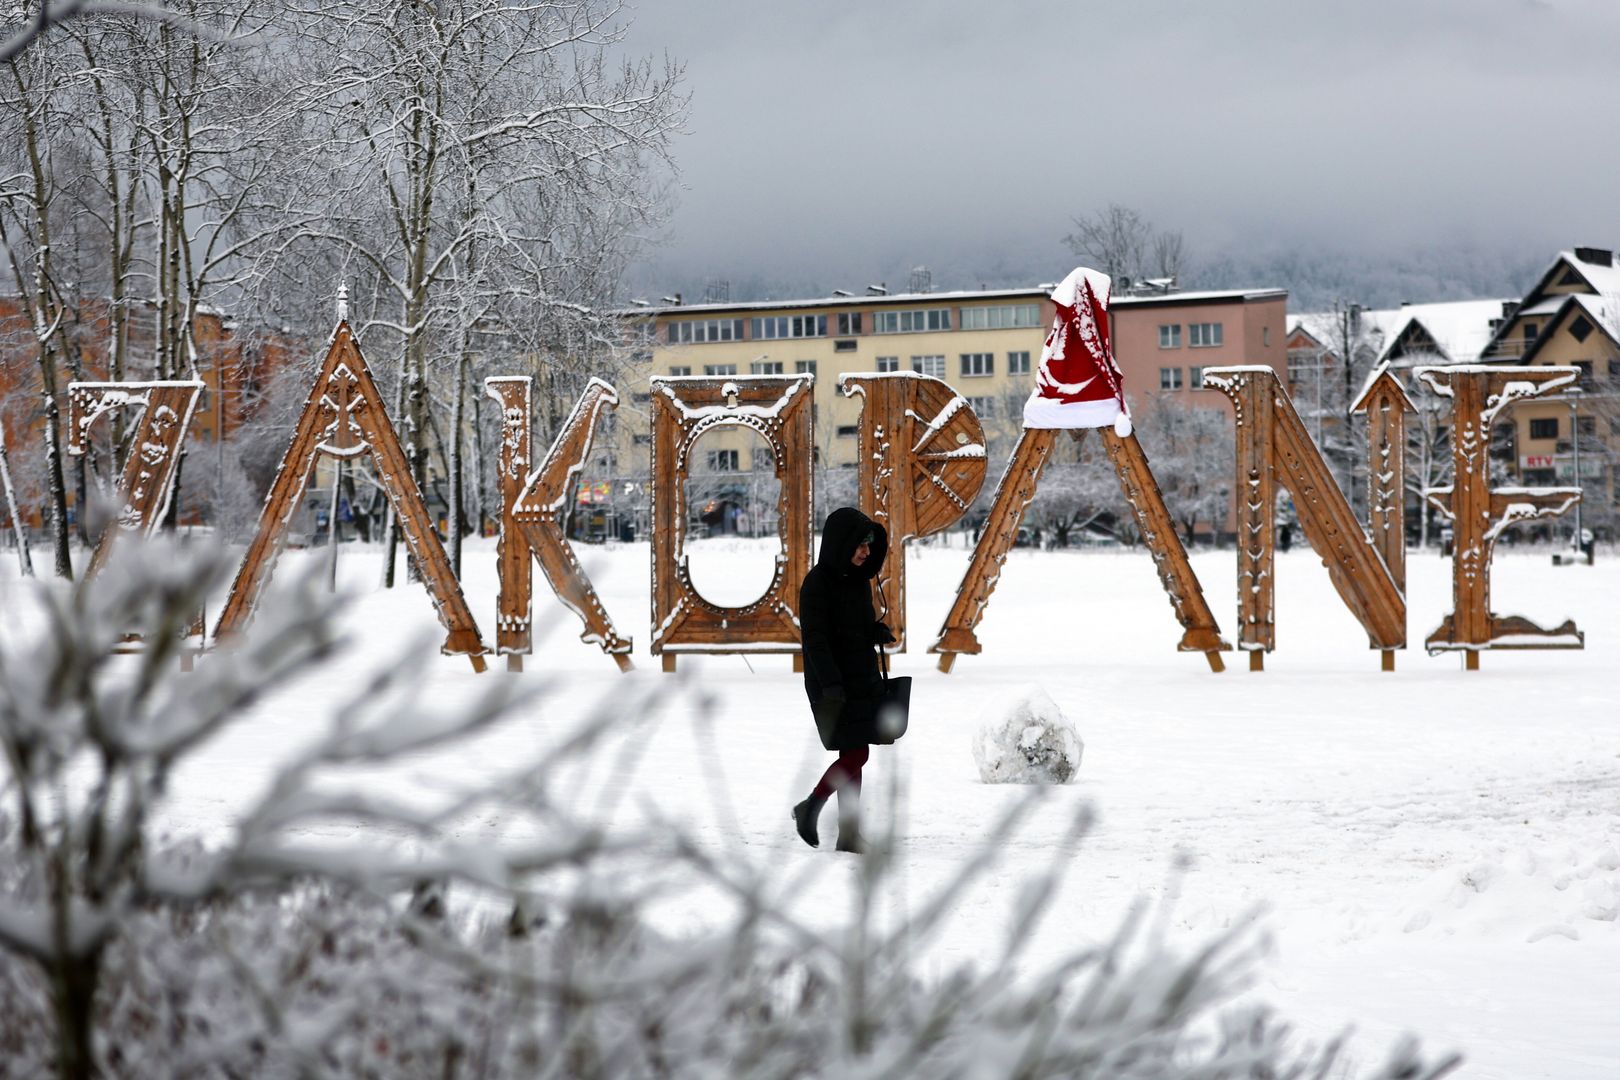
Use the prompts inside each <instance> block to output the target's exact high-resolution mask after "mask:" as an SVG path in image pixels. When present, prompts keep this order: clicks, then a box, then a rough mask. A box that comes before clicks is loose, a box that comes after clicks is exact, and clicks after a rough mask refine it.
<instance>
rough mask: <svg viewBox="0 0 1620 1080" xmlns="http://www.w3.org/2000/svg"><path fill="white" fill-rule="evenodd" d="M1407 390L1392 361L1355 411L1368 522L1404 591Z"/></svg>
mask: <svg viewBox="0 0 1620 1080" xmlns="http://www.w3.org/2000/svg"><path fill="white" fill-rule="evenodd" d="M1416 411H1417V409H1416V407H1415V406H1413V404H1412V399H1411V398H1410V397H1408V396H1407V394H1406V388H1405V387H1404V386H1402V385H1401V380H1399V379H1397V378H1396V377H1395V375H1394V373H1393V372H1391V371H1390V370H1389V365H1388V364H1380V365H1378V367H1377V369H1375V370H1374V371H1373V373H1372V374H1371V375H1370V376H1368V378H1367V385H1366V386H1365V387H1363V388H1362V391H1361V396H1360V397H1358V398H1356V400H1355V403H1354V404H1353V405H1351V406H1350V412H1351V414H1352V415H1354V414H1357V413H1365V414H1366V415H1367V524H1368V526H1369V527H1370V531H1371V533H1372V542H1373V547H1375V548H1377V549H1378V555H1379V557H1380V558H1382V559H1383V560H1384V566H1385V568H1386V569H1388V570H1389V576H1390V579H1391V580H1392V581H1394V582H1395V587H1396V588H1397V589H1399V590H1401V595H1402V596H1405V595H1406V414H1407V413H1409V412H1416ZM1383 666H1384V670H1385V671H1394V670H1395V653H1394V652H1393V651H1391V650H1389V649H1385V650H1384V659H1383Z"/></svg>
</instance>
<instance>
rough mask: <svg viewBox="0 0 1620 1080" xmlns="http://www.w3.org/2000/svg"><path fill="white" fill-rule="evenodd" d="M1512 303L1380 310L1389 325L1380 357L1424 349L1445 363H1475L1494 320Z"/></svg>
mask: <svg viewBox="0 0 1620 1080" xmlns="http://www.w3.org/2000/svg"><path fill="white" fill-rule="evenodd" d="M1512 302H1513V301H1511V300H1454V301H1447V302H1444V303H1437V304H1406V305H1404V306H1402V307H1399V308H1396V309H1394V310H1393V311H1390V312H1378V313H1377V314H1378V315H1379V316H1380V321H1381V322H1382V323H1383V325H1384V326H1385V327H1386V328H1387V329H1386V330H1385V336H1384V348H1383V351H1382V352H1380V353H1379V355H1378V359H1379V360H1380V361H1395V360H1399V359H1401V358H1403V357H1406V356H1411V355H1414V354H1415V353H1419V352H1421V353H1423V354H1424V355H1425V356H1428V357H1433V356H1438V357H1439V358H1440V362H1441V363H1446V364H1470V363H1473V362H1474V360H1476V359H1477V358H1478V357H1479V354H1480V352H1481V350H1483V349H1484V348H1485V345H1486V343H1487V342H1488V341H1490V340H1491V333H1492V330H1491V323H1492V322H1494V321H1496V320H1499V319H1501V318H1502V312H1503V304H1504V303H1506V304H1511V303H1512ZM1423 346H1427V348H1424V347H1423ZM1424 362H1425V363H1432V362H1433V361H1432V360H1425V361H1424ZM1403 366H1408V365H1403Z"/></svg>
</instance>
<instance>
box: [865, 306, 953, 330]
mask: <svg viewBox="0 0 1620 1080" xmlns="http://www.w3.org/2000/svg"><path fill="white" fill-rule="evenodd" d="M950 328H951V309H950V308H921V309H918V310H916V311H874V312H873V313H872V333H874V334H920V333H923V332H925V331H928V330H949V329H950Z"/></svg>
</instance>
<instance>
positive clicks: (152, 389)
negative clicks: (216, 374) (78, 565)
mask: <svg viewBox="0 0 1620 1080" xmlns="http://www.w3.org/2000/svg"><path fill="white" fill-rule="evenodd" d="M202 389H203V384H202V383H201V382H198V381H196V380H194V379H193V380H185V381H172V382H171V381H157V382H127V383H115V382H76V383H69V384H68V442H67V451H68V453H70V454H82V453H84V451H85V447H86V446H87V445H88V444H89V439H90V425H91V424H93V423H95V421H96V420H97V418H99V417H101V416H104V415H106V414H107V413H109V412H111V411H112V410H114V409H119V408H126V407H131V406H133V407H138V408H140V409H142V410H143V412H142V414H141V419H140V421H139V423H138V424H137V426H136V428H135V434H134V437H133V438H132V439H131V440H130V449H129V457H128V458H126V459H125V461H124V475H123V476H122V477H120V478H119V481H118V497H119V499H120V500H121V502H122V503H123V505H122V507H120V509H119V512H118V522H117V527H116V528H109V529H107V530H106V531H105V532H103V533H102V534H101V540H100V542H99V543H97V544H96V550H95V554H93V555H92V556H91V557H90V565H89V567H88V568H87V569H86V570H85V576H86V577H91V576H93V575H94V574H95V573H96V572H97V571H99V570H100V569H101V567H102V564H103V563H105V562H106V561H107V554H108V552H109V551H111V550H112V542H113V537H114V535H115V534H116V533H120V532H125V533H132V534H138V535H141V536H149V535H151V534H152V533H153V532H155V531H156V530H157V528H158V526H160V525H161V524H163V518H164V516H165V515H167V514H168V512H169V501H170V500H171V499H172V498H173V497H174V482H175V478H176V477H177V476H178V475H179V470H180V443H181V441H182V440H183V439H184V438H185V437H186V429H187V428H189V427H190V426H191V414H192V412H193V411H195V409H196V407H197V398H198V396H199V395H200V394H201V393H202Z"/></svg>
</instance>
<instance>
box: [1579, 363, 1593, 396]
mask: <svg viewBox="0 0 1620 1080" xmlns="http://www.w3.org/2000/svg"><path fill="white" fill-rule="evenodd" d="M1575 367H1576V368H1578V369H1579V370H1580V373H1581V374H1580V377H1579V378H1578V379H1576V380H1575V381H1576V383H1577V384H1578V385H1579V386H1580V388H1581V389H1582V390H1593V389H1596V387H1595V386H1594V384H1593V382H1592V361H1590V360H1577V361H1575Z"/></svg>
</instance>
